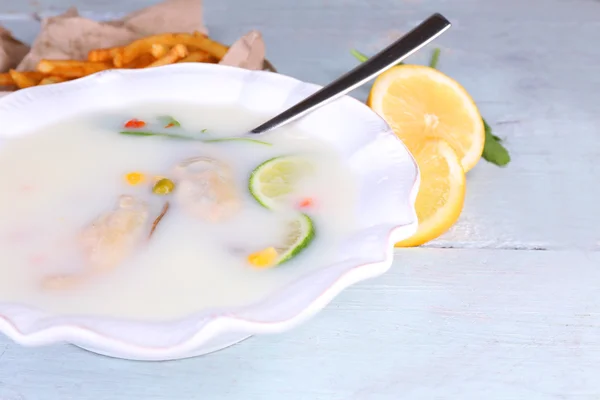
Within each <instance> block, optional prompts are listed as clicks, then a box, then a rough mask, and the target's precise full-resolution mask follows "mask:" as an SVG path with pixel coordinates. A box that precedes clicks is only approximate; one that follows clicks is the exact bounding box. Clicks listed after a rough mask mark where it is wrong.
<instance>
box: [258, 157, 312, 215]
mask: <svg viewBox="0 0 600 400" xmlns="http://www.w3.org/2000/svg"><path fill="white" fill-rule="evenodd" d="M311 171H312V164H311V163H310V162H309V161H308V160H306V159H304V158H302V157H298V156H282V157H276V158H272V159H270V160H267V161H265V162H264V163H262V164H260V165H259V166H258V167H256V168H255V169H254V171H252V174H251V175H250V182H249V189H250V193H251V194H252V196H254V198H255V199H256V201H258V202H259V203H260V204H261V205H262V206H263V207H266V208H269V209H272V208H276V207H277V205H278V204H280V203H281V202H282V201H283V200H284V199H285V197H286V196H287V195H288V194H290V193H292V192H293V191H294V189H295V187H296V185H297V184H298V182H300V180H301V179H302V178H304V177H305V176H307V175H308V174H309V173H310V172H311Z"/></svg>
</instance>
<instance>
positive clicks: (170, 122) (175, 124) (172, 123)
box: [160, 116, 181, 128]
mask: <svg viewBox="0 0 600 400" xmlns="http://www.w3.org/2000/svg"><path fill="white" fill-rule="evenodd" d="M160 120H161V121H162V123H163V124H164V127H165V128H179V127H181V124H180V123H179V121H177V120H176V119H175V118H173V117H171V116H166V117H161V118H160Z"/></svg>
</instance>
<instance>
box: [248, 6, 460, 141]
mask: <svg viewBox="0 0 600 400" xmlns="http://www.w3.org/2000/svg"><path fill="white" fill-rule="evenodd" d="M450 25H451V24H450V22H449V21H448V20H447V19H446V18H444V16H442V15H441V14H433V15H432V16H430V17H429V18H427V19H426V20H425V21H423V22H422V23H421V24H419V25H418V26H417V27H416V28H414V29H413V30H411V31H410V32H408V33H407V34H406V35H404V36H402V37H401V38H400V39H398V40H397V41H395V42H394V43H392V44H391V45H390V46H388V47H386V48H385V49H383V50H382V51H380V52H379V53H377V54H376V55H375V56H373V57H371V58H370V59H369V60H367V61H365V62H364V63H362V64H360V65H359V66H357V67H356V68H354V69H353V70H351V71H349V72H347V73H345V74H344V75H342V76H341V77H339V78H338V79H336V80H335V81H333V82H331V83H330V84H329V85H327V86H325V87H324V88H322V89H321V90H319V91H318V92H316V93H314V94H312V95H311V96H309V97H307V98H306V99H304V100H302V101H301V102H299V103H298V104H296V105H294V106H292V107H291V108H288V109H287V110H285V111H284V112H282V113H281V114H279V115H277V116H275V117H274V118H272V119H270V120H269V121H267V122H265V123H264V124H262V125H260V126H258V127H256V128H254V129H253V130H252V131H250V132H251V133H264V132H267V131H270V130H271V129H275V128H277V127H280V126H281V125H284V124H287V123H288V122H291V121H294V120H296V119H298V118H300V117H302V116H304V115H305V114H307V113H309V112H311V111H313V110H314V109H316V108H318V107H321V106H323V105H325V104H327V103H329V102H330V101H333V100H335V99H337V98H339V97H341V96H343V95H345V94H346V93H348V92H350V91H352V90H354V89H356V88H357V87H359V86H361V85H362V84H363V83H366V82H368V81H370V80H371V79H373V78H374V77H376V76H377V75H379V74H381V73H382V72H384V71H386V70H388V69H390V68H391V67H393V66H394V65H396V64H398V63H399V62H400V61H402V60H403V59H405V58H406V57H408V56H410V55H411V54H413V53H414V52H416V51H417V50H419V49H421V48H422V47H423V46H425V45H426V44H428V43H429V42H431V41H432V40H433V39H435V38H436V37H438V36H439V35H441V34H442V33H444V31H446V30H447V29H448V28H450Z"/></svg>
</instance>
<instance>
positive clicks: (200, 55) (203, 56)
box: [177, 50, 218, 63]
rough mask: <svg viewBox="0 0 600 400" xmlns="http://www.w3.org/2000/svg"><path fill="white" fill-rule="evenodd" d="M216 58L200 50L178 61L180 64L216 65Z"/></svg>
mask: <svg viewBox="0 0 600 400" xmlns="http://www.w3.org/2000/svg"><path fill="white" fill-rule="evenodd" d="M217 61H218V60H217V58H216V57H214V56H212V55H210V54H208V53H207V52H205V51H202V50H198V51H194V52H192V53H190V54H189V55H188V56H187V57H185V58H182V59H181V60H179V61H177V62H178V63H188V62H201V63H216V62H217Z"/></svg>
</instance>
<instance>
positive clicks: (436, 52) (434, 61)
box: [429, 47, 442, 68]
mask: <svg viewBox="0 0 600 400" xmlns="http://www.w3.org/2000/svg"><path fill="white" fill-rule="evenodd" d="M441 52H442V51H441V50H440V49H439V48H437V47H436V48H435V49H433V53H431V60H429V66H430V67H431V68H437V65H438V63H439V61H440V53H441Z"/></svg>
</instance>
